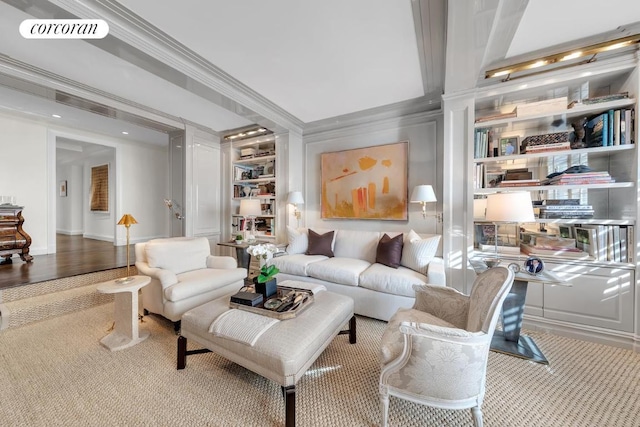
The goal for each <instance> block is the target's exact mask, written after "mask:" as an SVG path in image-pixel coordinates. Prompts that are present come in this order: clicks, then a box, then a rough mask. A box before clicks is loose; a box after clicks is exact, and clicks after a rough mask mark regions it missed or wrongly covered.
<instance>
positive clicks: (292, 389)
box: [282, 385, 296, 427]
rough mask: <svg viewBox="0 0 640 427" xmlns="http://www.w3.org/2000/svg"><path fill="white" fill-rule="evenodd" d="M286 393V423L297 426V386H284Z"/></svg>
mask: <svg viewBox="0 0 640 427" xmlns="http://www.w3.org/2000/svg"><path fill="white" fill-rule="evenodd" d="M282 392H283V393H284V411H285V412H284V425H285V427H295V426H296V386H294V385H290V386H288V387H282Z"/></svg>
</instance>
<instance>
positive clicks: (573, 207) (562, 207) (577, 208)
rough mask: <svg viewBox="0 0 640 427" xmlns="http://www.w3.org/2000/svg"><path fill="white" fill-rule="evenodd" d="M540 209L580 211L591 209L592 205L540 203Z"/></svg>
mask: <svg viewBox="0 0 640 427" xmlns="http://www.w3.org/2000/svg"><path fill="white" fill-rule="evenodd" d="M539 208H540V210H542V211H574V210H575V211H580V210H593V205H540V206H539Z"/></svg>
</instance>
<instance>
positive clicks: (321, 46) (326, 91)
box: [0, 0, 640, 142]
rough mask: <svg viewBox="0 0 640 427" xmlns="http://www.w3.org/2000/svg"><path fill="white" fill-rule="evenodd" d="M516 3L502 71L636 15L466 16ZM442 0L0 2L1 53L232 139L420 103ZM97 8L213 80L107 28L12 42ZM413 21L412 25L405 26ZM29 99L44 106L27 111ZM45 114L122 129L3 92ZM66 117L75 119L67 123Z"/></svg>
mask: <svg viewBox="0 0 640 427" xmlns="http://www.w3.org/2000/svg"><path fill="white" fill-rule="evenodd" d="M515 1H518V2H519V3H520V4H521V5H523V7H522V10H524V13H520V14H518V15H517V16H516V18H515V22H516V23H517V28H516V29H515V30H514V31H513V32H512V34H511V37H512V39H511V40H507V43H506V45H507V46H508V50H507V49H506V48H505V49H504V53H503V54H501V56H502V57H501V59H504V58H505V57H510V56H518V55H521V54H523V53H525V52H531V51H536V50H538V49H541V48H545V47H547V46H549V45H557V44H561V43H563V42H566V41H570V40H572V39H575V38H582V37H587V36H589V35H592V34H595V33H601V32H605V31H609V30H612V29H614V28H616V27H617V26H618V25H622V24H625V23H627V22H635V21H640V6H637V5H636V2H629V1H624V0H608V2H607V5H606V7H602V2H601V1H598V2H596V1H595V0H563V1H557V0H555V1H551V0H530V1H526V0H494V1H486V2H474V5H473V7H475V8H477V10H476V9H474V11H473V13H474V14H476V16H479V15H480V14H482V13H485V14H486V13H487V11H488V10H489V11H492V12H491V13H493V11H495V10H498V9H499V6H500V5H505V7H506V5H507V4H508V5H509V6H511V5H512V4H513V3H507V2H515ZM443 2H445V0H413V1H412V0H393V1H389V0H348V1H344V0H342V1H341V0H324V1H315V2H311V1H299V0H270V1H264V0H262V1H261V0H242V1H221V0H186V1H183V2H181V3H180V9H179V10H180V11H179V13H177V10H176V3H175V1H171V0H120V1H119V2H115V1H114V0H101V1H99V2H97V1H93V0H85V1H83V2H75V1H72V0H49V1H46V0H0V34H1V35H2V37H0V55H6V56H9V57H11V58H13V59H15V60H17V61H19V62H21V63H23V64H27V65H28V66H33V67H37V68H38V69H41V70H45V71H46V72H49V73H54V74H55V75H56V78H55V79H54V78H51V79H49V78H48V77H47V76H46V75H45V77H44V78H43V79H42V80H43V81H44V82H48V81H50V82H51V86H52V87H56V89H58V90H60V86H61V85H62V86H63V89H64V86H65V85H64V84H61V83H60V81H61V79H62V83H65V82H66V80H65V79H68V83H69V86H71V87H80V89H82V88H90V89H91V90H92V91H93V93H94V94H95V93H98V94H110V95H111V96H112V97H113V98H114V99H116V100H122V101H123V102H125V101H126V102H127V103H128V104H129V105H133V106H142V107H144V108H145V109H146V110H148V111H151V112H158V113H161V114H164V115H165V116H167V117H168V119H167V121H166V122H163V123H165V124H167V123H173V124H174V125H176V126H178V127H180V126H179V125H180V124H181V122H182V121H186V122H192V123H195V124H198V125H200V126H203V127H205V128H208V129H212V130H214V131H216V132H221V131H224V130H228V129H235V128H238V127H243V126H247V125H249V124H251V123H257V122H258V121H259V120H260V117H265V116H264V112H265V111H269V108H272V107H274V106H275V107H277V108H279V109H282V111H283V114H289V115H290V116H291V118H292V120H294V121H295V120H298V121H299V123H301V124H302V125H304V124H309V123H311V122H315V121H318V120H328V119H330V118H334V119H336V122H337V121H339V120H338V119H337V118H339V117H341V116H343V115H345V114H352V113H357V112H360V111H363V110H367V109H371V108H376V107H381V106H385V105H389V104H394V103H398V102H406V101H409V100H413V99H416V98H420V97H425V96H426V95H427V94H429V93H430V92H432V91H434V90H435V91H436V92H437V91H438V88H442V87H443V82H442V81H436V82H435V83H434V84H433V85H432V86H431V87H425V85H426V84H425V83H424V82H425V81H430V80H429V79H428V78H425V74H427V73H429V72H430V70H428V69H427V70H425V69H421V68H424V67H425V64H428V65H429V66H431V65H435V66H441V64H443V63H444V57H443V56H442V54H439V55H440V56H436V57H435V58H430V59H429V60H425V58H424V56H426V55H428V52H425V51H427V50H429V46H430V45H429V42H430V41H431V42H432V43H433V42H435V43H440V44H444V43H445V37H444V35H440V36H438V34H435V33H437V32H438V30H439V29H438V28H436V26H434V25H433V23H429V22H428V21H425V19H424V16H425V15H428V13H429V12H430V11H432V10H437V7H436V6H437V5H439V4H443ZM14 5H15V7H14ZM104 5H107V6H110V7H111V8H110V9H108V10H110V11H112V10H115V11H116V15H117V16H118V17H121V16H125V18H127V19H128V21H127V22H134V21H136V20H138V21H137V22H138V23H139V24H142V27H141V28H146V25H149V26H150V27H149V28H151V29H152V31H151V32H150V34H152V35H153V40H152V41H154V42H159V43H167V40H169V41H170V40H171V39H173V40H175V41H177V42H178V43H177V44H173V43H171V46H178V48H176V50H178V51H179V50H182V51H185V52H187V53H189V52H193V53H195V54H196V55H198V56H199V58H196V60H194V63H195V64H199V63H198V61H200V60H201V59H202V60H204V61H205V62H206V64H208V66H210V68H208V69H207V68H197V73H200V74H198V75H197V76H196V77H193V75H191V76H189V75H187V74H186V73H185V72H184V71H183V70H182V69H181V68H180V67H181V66H182V65H184V64H181V63H179V61H178V62H173V61H172V60H171V58H170V59H167V57H163V56H162V52H160V51H159V50H158V49H157V46H156V45H153V44H151V42H149V43H147V40H145V41H144V42H140V43H139V45H137V46H135V49H139V50H137V51H136V50H135V49H129V50H127V49H123V47H125V48H126V47H131V46H130V44H131V43H132V42H131V40H132V39H135V34H137V33H135V31H128V29H126V28H124V29H123V28H121V27H117V26H116V25H115V23H113V26H112V31H111V33H110V34H111V36H110V38H111V41H110V42H109V43H111V45H110V47H106V45H100V44H96V43H90V42H86V41H77V40H75V41H74V40H26V39H23V38H22V37H21V36H20V35H19V34H18V26H19V24H20V22H21V21H22V20H24V19H27V18H32V17H37V18H44V17H49V16H50V15H47V14H48V13H60V12H62V13H63V14H64V13H66V14H72V15H74V16H80V17H87V16H84V15H83V13H85V14H87V15H90V12H91V11H95V10H102V9H99V8H100V7H103V6H104ZM416 5H419V6H420V7H421V8H422V9H421V10H420V12H419V13H420V14H421V15H422V16H421V17H418V18H416V17H414V15H413V14H414V13H415V10H416ZM524 6H526V8H524ZM470 7H471V6H470ZM85 8H88V9H85ZM92 8H94V9H92ZM118 8H119V9H118ZM123 8H126V9H129V10H126V9H123ZM483 8H485V9H483ZM51 10H53V11H54V12H51ZM87 10H88V11H89V12H86V11H87ZM105 10H106V9H105ZM549 10H553V13H549ZM416 21H418V22H421V25H422V26H421V27H420V26H419V27H418V28H416V25H415V24H414V23H415V22H416ZM621 21H622V22H621ZM479 22H480V20H474V25H485V26H487V28H485V29H483V30H482V31H480V30H479V29H475V32H477V33H489V32H490V31H491V29H492V28H499V27H500V25H502V24H503V23H501V22H493V20H483V21H482V22H483V23H482V24H479ZM485 23H486V24H485ZM110 25H111V24H110ZM442 28H444V25H442ZM416 34H419V36H417V35H416ZM166 37H169V39H167V38H166ZM114 41H115V42H116V43H113V42H114ZM503 43H504V41H503ZM140 46H144V48H141V47H140ZM431 47H432V48H433V45H431ZM431 51H434V49H431ZM443 51H444V50H443ZM136 52H138V53H139V55H136ZM467 53H468V52H461V53H460V54H467ZM1 59H2V58H0V60H1ZM0 63H1V61H0ZM206 64H205V65H206ZM211 68H213V69H219V70H221V73H222V74H224V73H226V76H227V80H225V81H224V83H225V84H227V85H229V81H231V85H233V84H235V85H236V86H238V87H240V89H241V91H240V92H241V94H242V96H240V97H238V99H234V100H233V102H231V101H230V98H229V97H232V95H230V93H232V92H227V91H225V90H224V89H225V88H226V86H224V85H220V86H219V87H218V86H215V87H214V85H213V84H209V82H212V81H213V80H214V79H213V77H217V76H215V75H214V74H215V73H211V74H207V73H210V69H211ZM203 70H204V71H203ZM477 71H479V70H477ZM3 72H5V70H4V69H3V68H2V66H0V73H3ZM448 72H449V73H452V72H459V71H457V70H449V71H448ZM435 75H438V74H437V73H435ZM478 75H480V73H479V72H478ZM223 77H225V76H223ZM223 80H224V78H223ZM439 80H442V79H439ZM234 81H235V83H233V82H234ZM41 83H42V82H41ZM54 83H55V84H54ZM65 84H66V83H65ZM56 85H57V86H56ZM242 86H243V87H242ZM0 87H1V86H0ZM221 88H222V89H221ZM91 90H90V91H89V92H91ZM440 90H441V89H440ZM221 93H222V94H223V95H220V94H221ZM255 99H257V101H256V103H257V104H256V103H254V104H255V105H262V104H264V105H266V107H265V109H263V110H260V109H259V108H255V106H250V105H249V104H251V102H252V101H253V100H255ZM39 101H41V102H43V103H44V105H40V106H37V105H36V104H37V103H38V102H39ZM260 103H262V104H260ZM54 106H55V107H64V108H65V109H66V110H65V113H64V114H62V115H63V116H64V117H63V119H60V120H59V121H54V122H55V123H61V124H65V125H68V126H71V127H80V128H83V129H86V128H89V129H93V130H94V131H96V132H99V133H105V134H109V132H112V133H113V135H116V134H118V133H120V132H121V131H122V130H123V129H122V127H123V126H122V124H123V122H122V121H121V120H115V119H110V118H107V117H101V116H96V115H95V114H94V115H93V116H94V118H95V120H96V123H93V122H92V121H91V120H89V119H88V118H87V117H86V116H83V115H82V114H89V113H86V112H82V111H81V110H78V109H74V108H71V107H67V106H62V105H60V104H59V103H56V102H54V101H51V100H46V99H42V98H38V97H36V96H33V95H25V94H22V93H20V92H16V91H13V90H11V89H7V88H5V89H3V91H2V92H1V93H0V111H2V110H5V111H14V112H21V113H22V114H35V115H39V116H41V118H42V120H47V119H48V118H47V117H48V114H53V111H52V110H53V109H54V108H53V107H54ZM243 106H244V107H250V108H243ZM272 109H273V108H272ZM28 110H33V111H28ZM259 110H260V111H259ZM74 111H75V112H78V116H76V117H74V114H73V113H74ZM51 120H53V119H51ZM67 120H69V121H68V122H67ZM97 122H101V124H98V123H97ZM147 130H148V129H147ZM148 131H149V132H153V131H150V130H148ZM163 135H164V134H163ZM120 136H122V135H120ZM134 139H137V140H140V141H143V142H150V140H157V138H156V135H154V134H149V135H146V136H142V133H140V135H139V136H138V137H137V138H134Z"/></svg>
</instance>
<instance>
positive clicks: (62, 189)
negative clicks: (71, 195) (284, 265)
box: [58, 179, 67, 197]
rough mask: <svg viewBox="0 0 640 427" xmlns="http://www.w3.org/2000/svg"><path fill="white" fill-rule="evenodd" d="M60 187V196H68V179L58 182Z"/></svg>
mask: <svg viewBox="0 0 640 427" xmlns="http://www.w3.org/2000/svg"><path fill="white" fill-rule="evenodd" d="M58 189H59V191H60V197H67V180H66V179H65V180H63V181H60V183H59V184H58Z"/></svg>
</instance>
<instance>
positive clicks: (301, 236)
mask: <svg viewBox="0 0 640 427" xmlns="http://www.w3.org/2000/svg"><path fill="white" fill-rule="evenodd" d="M287 240H288V245H287V253H289V254H291V255H294V254H303V253H305V252H307V247H308V246H309V236H308V235H307V229H306V228H293V227H291V226H290V225H287Z"/></svg>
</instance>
